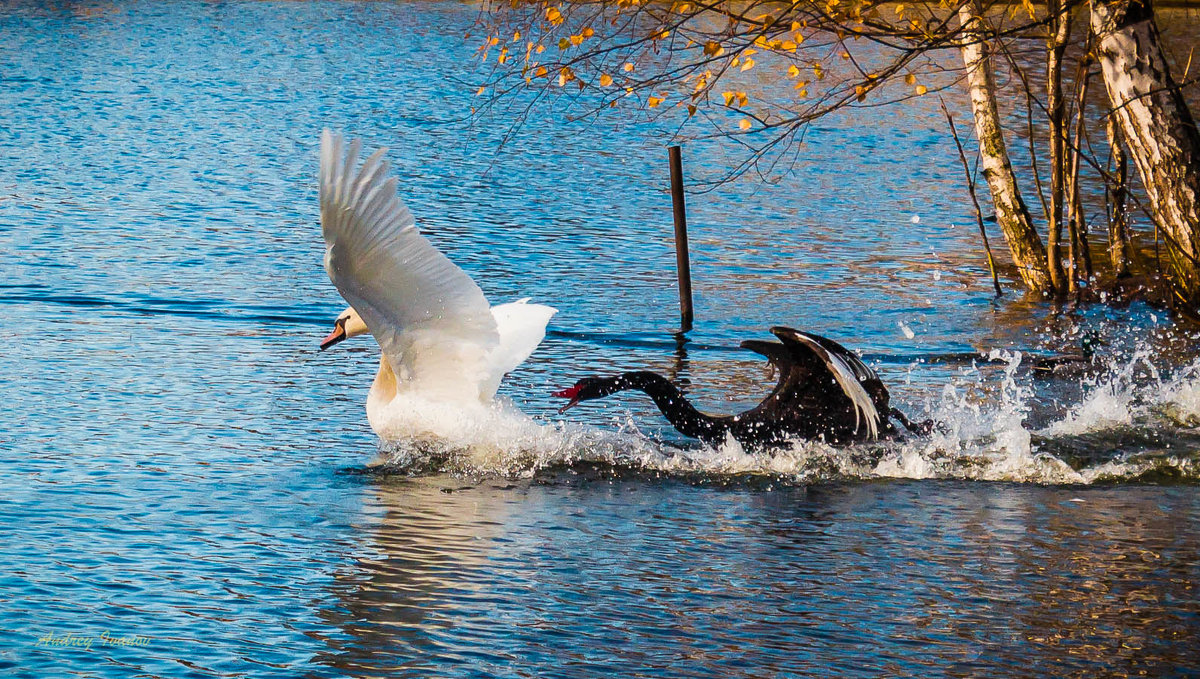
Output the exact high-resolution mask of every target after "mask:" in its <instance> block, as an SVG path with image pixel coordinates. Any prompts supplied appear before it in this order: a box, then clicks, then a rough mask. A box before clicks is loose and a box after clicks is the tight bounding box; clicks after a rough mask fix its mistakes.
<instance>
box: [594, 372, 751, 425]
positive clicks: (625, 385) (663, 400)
mask: <svg viewBox="0 0 1200 679" xmlns="http://www.w3.org/2000/svg"><path fill="white" fill-rule="evenodd" d="M617 386H618V387H619V388H620V389H619V390H625V389H636V390H638V391H641V392H644V393H645V394H646V395H647V396H649V397H650V398H652V399H654V405H656V406H658V410H659V412H661V413H662V414H663V416H665V417H666V418H667V420H668V421H670V423H671V424H672V425H673V426H674V427H675V428H676V429H678V430H679V433H681V434H683V435H684V436H691V437H693V438H698V439H701V440H703V441H719V440H720V439H721V438H723V437H724V435H725V432H726V430H728V428H729V425H728V419H729V418H726V417H713V416H711V415H705V414H704V413H702V412H700V411H699V410H696V408H695V406H693V405H692V404H691V403H689V402H688V400H687V397H685V396H684V395H683V392H682V391H680V390H679V387H676V386H675V385H674V384H673V383H672V382H671V381H670V380H668V379H667V378H665V377H663V376H662V375H659V374H658V373H652V372H649V371H639V372H627V373H622V374H621V375H620V376H619V377H618V378H617Z"/></svg>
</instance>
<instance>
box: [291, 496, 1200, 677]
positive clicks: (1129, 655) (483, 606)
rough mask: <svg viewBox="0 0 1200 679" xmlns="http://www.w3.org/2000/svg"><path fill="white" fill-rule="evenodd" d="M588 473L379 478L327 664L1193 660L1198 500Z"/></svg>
mask: <svg viewBox="0 0 1200 679" xmlns="http://www.w3.org/2000/svg"><path fill="white" fill-rule="evenodd" d="M569 478H571V477H570V475H569V474H568V475H567V476H563V477H559V478H556V479H554V483H551V484H550V485H542V484H540V483H537V482H535V483H529V482H522V483H518V484H516V485H515V486H514V485H511V484H504V485H503V486H500V487H499V488H498V487H497V485H495V484H494V483H485V484H482V485H469V486H465V487H458V486H456V485H455V484H454V482H453V481H452V480H449V479H429V478H425V479H408V480H386V479H383V480H376V481H373V482H371V483H370V486H369V496H370V497H371V498H372V500H371V502H372V503H377V504H378V508H379V510H380V511H381V512H382V514H381V515H380V518H379V519H378V520H377V521H376V522H375V524H374V525H373V526H372V527H371V529H370V530H369V531H367V532H365V533H364V541H366V542H367V544H366V545H365V547H366V549H367V551H368V554H369V555H368V556H365V557H362V558H359V559H358V560H357V561H356V562H355V563H354V564H353V565H351V566H348V567H346V568H345V569H343V570H341V571H340V572H339V573H338V574H337V575H336V577H335V582H334V584H333V587H334V588H335V590H336V593H337V599H338V602H339V603H338V605H337V606H335V607H333V608H332V609H331V611H329V612H328V613H327V617H326V620H327V621H328V622H329V623H331V624H334V625H336V626H337V627H338V628H339V629H340V630H341V632H340V633H339V634H337V635H333V636H331V637H330V638H329V639H327V642H328V644H329V647H330V648H329V649H328V651H327V652H322V653H321V654H319V655H318V656H317V658H316V661H317V662H318V663H319V664H320V665H322V666H325V667H326V668H327V671H328V674H329V675H330V676H335V675H337V674H338V673H347V674H359V675H362V674H369V675H375V674H380V675H394V674H400V675H406V676H442V675H445V674H452V673H463V672H466V673H478V674H480V675H491V676H498V675H500V676H507V675H510V674H515V673H527V674H529V675H530V676H564V677H565V676H571V677H587V676H613V674H614V673H615V674H619V675H620V676H635V677H642V676H695V677H708V676H730V675H731V674H735V675H739V676H745V675H746V674H747V673H748V674H750V675H753V676H779V675H781V674H782V675H792V674H799V675H809V674H814V673H816V674H821V675H822V676H829V675H830V674H836V675H838V676H879V675H891V676H913V675H922V676H929V675H939V676H940V675H951V676H959V675H964V674H966V675H970V674H977V673H985V674H1003V675H1006V676H1012V675H1018V676H1024V675H1038V676H1125V675H1134V674H1142V673H1148V674H1150V675H1156V674H1163V673H1166V674H1171V673H1173V672H1175V671H1179V670H1184V671H1185V672H1186V671H1187V668H1192V669H1194V667H1193V665H1192V663H1193V662H1194V660H1195V659H1194V654H1193V653H1192V651H1191V649H1192V648H1193V647H1194V646H1195V644H1196V643H1198V642H1200V626H1198V625H1197V624H1196V620H1197V616H1196V614H1197V613H1198V612H1200V608H1198V607H1197V605H1196V603H1195V601H1196V597H1195V596H1194V587H1195V582H1196V577H1197V575H1200V573H1197V565H1196V564H1197V561H1196V559H1195V557H1196V556H1200V551H1198V550H1200V544H1198V543H1197V536H1196V535H1195V534H1194V531H1190V530H1189V531H1185V532H1184V533H1183V534H1181V533H1180V532H1179V531H1178V530H1177V526H1178V525H1180V522H1181V521H1182V522H1188V521H1190V520H1194V519H1195V518H1196V517H1197V513H1198V511H1200V507H1198V505H1197V504H1196V502H1195V498H1194V497H1192V495H1193V494H1192V493H1190V492H1188V491H1183V490H1176V491H1169V492H1167V493H1163V492H1162V491H1160V490H1155V489H1146V490H1132V491H1126V490H1114V489H1110V490H1090V491H1084V492H1082V493H1081V492H1076V491H1070V490H1055V489H1044V488H1035V487H1024V488H1022V487H1013V486H1008V487H1004V486H998V487H991V488H979V487H977V486H969V485H949V484H942V485H941V486H939V487H938V488H937V489H936V493H935V494H934V495H935V496H936V500H933V498H930V497H928V495H929V493H928V492H927V491H928V489H927V488H925V487H923V486H920V485H915V484H907V485H906V484H885V485H865V486H856V487H841V488H837V487H814V488H809V489H807V490H806V489H798V488H792V489H786V490H779V491H775V492H772V493H762V492H759V491H755V490H749V489H739V488H730V489H725V490H717V489H711V488H698V487H692V486H687V485H679V484H672V483H668V484H666V485H663V484H661V483H647V482H645V481H617V482H615V483H614V482H611V481H606V480H604V479H603V478H596V477H594V476H588V475H584V476H576V477H574V480H573V481H570V482H567V483H565V482H564V480H565V479H569ZM498 490H500V491H502V492H497V491H498ZM931 500H933V501H932V502H931ZM564 508H568V509H565V510H564ZM1131 516H1136V517H1138V519H1137V521H1136V522H1133V523H1131V522H1129V517H1131ZM681 534H686V535H687V536H688V537H687V539H686V540H681V539H679V536H680V535H681ZM1166 563H1169V564H1173V565H1172V566H1170V567H1169V568H1166V569H1165V571H1164V564H1166ZM1168 608H1169V609H1170V610H1167V609H1168ZM314 674H318V675H321V674H323V672H314Z"/></svg>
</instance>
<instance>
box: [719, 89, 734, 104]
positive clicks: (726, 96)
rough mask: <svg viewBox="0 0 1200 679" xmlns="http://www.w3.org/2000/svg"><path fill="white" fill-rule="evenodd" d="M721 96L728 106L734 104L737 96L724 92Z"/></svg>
mask: <svg viewBox="0 0 1200 679" xmlns="http://www.w3.org/2000/svg"><path fill="white" fill-rule="evenodd" d="M721 96H722V97H724V99H725V105H726V106H728V105H730V104H732V103H733V100H734V98H735V97H736V96H737V95H736V94H734V93H733V92H722V93H721Z"/></svg>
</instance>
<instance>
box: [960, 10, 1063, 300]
mask: <svg viewBox="0 0 1200 679" xmlns="http://www.w3.org/2000/svg"><path fill="white" fill-rule="evenodd" d="M958 17H959V21H960V22H961V23H962V26H963V29H964V31H963V39H964V43H963V48H962V51H963V61H964V62H965V63H966V66H967V88H968V90H969V91H970V94H971V109H972V111H973V112H974V114H975V136H976V138H978V140H979V153H980V158H981V164H982V166H983V176H984V179H986V180H987V183H988V188H990V189H991V192H992V204H993V206H994V207H995V209H996V222H997V223H998V224H999V225H1000V229H1001V230H1002V231H1003V232H1004V238H1005V239H1006V240H1007V241H1008V248H1009V251H1011V252H1012V256H1013V261H1014V262H1015V263H1016V265H1017V269H1018V271H1019V272H1020V274H1021V280H1022V281H1024V283H1025V286H1026V287H1027V288H1029V289H1030V290H1033V291H1035V292H1040V293H1043V294H1044V293H1049V292H1052V291H1053V290H1054V286H1053V284H1052V283H1051V280H1050V274H1049V272H1048V271H1047V269H1046V249H1045V247H1043V245H1042V239H1041V238H1040V237H1039V236H1038V234H1037V230H1036V229H1034V228H1033V222H1032V221H1031V220H1030V217H1029V209H1028V208H1026V207H1025V201H1024V200H1022V199H1021V192H1020V191H1019V190H1018V188H1017V178H1016V175H1015V174H1014V173H1013V169H1012V162H1011V161H1010V160H1009V158H1008V148H1007V147H1006V146H1005V144H1004V134H1003V132H1002V130H1001V129H1000V114H999V112H998V111H997V110H996V83H995V80H994V78H993V77H992V64H991V59H990V58H989V56H988V48H987V43H986V39H987V37H986V32H985V31H984V30H983V28H982V12H981V11H980V9H979V8H978V7H977V6H976V5H975V2H974V1H972V2H969V3H966V4H964V5H963V6H962V7H961V8H960V10H959V15H958Z"/></svg>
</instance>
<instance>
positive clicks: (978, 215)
mask: <svg viewBox="0 0 1200 679" xmlns="http://www.w3.org/2000/svg"><path fill="white" fill-rule="evenodd" d="M938 103H939V104H941V107H942V113H944V114H946V122H947V123H950V134H951V135H953V136H954V145H955V146H956V147H958V159H959V160H960V161H961V162H962V166H963V172H965V173H966V174H967V191H968V192H970V194H971V203H972V204H974V206H975V221H976V222H978V223H979V235H980V236H981V237H982V238H983V249H984V251H986V252H987V260H988V268H989V269H991V272H992V287H994V288H995V289H996V296H997V297H999V296H1000V295H1002V294H1004V292H1003V291H1002V290H1001V289H1000V278H999V277H998V276H997V275H996V260H995V258H993V257H992V246H991V245H990V244H989V243H988V237H987V231H986V230H985V229H984V228H983V210H982V209H980V207H979V198H978V197H976V195H975V180H974V179H973V178H972V177H971V164H970V163H968V162H967V154H966V152H964V151H963V145H962V142H961V141H960V140H959V138H958V130H957V129H956V128H955V127H954V116H952V115H950V110H949V109H947V108H946V101H945V100H944V99H942V98H941V97H938Z"/></svg>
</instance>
